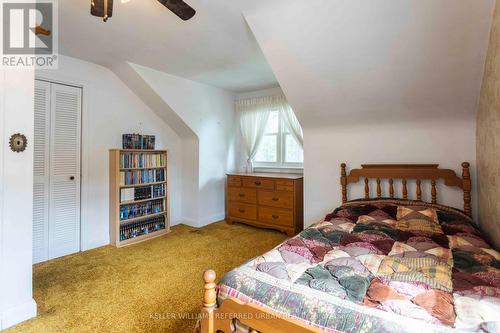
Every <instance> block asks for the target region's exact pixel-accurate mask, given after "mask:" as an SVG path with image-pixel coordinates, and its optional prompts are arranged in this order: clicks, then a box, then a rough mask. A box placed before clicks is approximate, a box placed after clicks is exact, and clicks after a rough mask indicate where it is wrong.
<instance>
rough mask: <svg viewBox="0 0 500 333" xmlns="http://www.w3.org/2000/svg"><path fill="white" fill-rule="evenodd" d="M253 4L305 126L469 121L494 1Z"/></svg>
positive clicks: (266, 48)
mask: <svg viewBox="0 0 500 333" xmlns="http://www.w3.org/2000/svg"><path fill="white" fill-rule="evenodd" d="M258 2H259V5H256V6H255V7H254V8H253V9H252V10H248V11H247V12H246V13H245V17H246V19H247V22H248V24H249V26H250V28H251V29H252V31H253V33H254V35H255V36H256V38H257V40H258V43H259V45H260V47H261V49H262V50H263V52H264V54H265V56H266V58H267V60H268V61H269V64H270V65H271V68H272V69H273V72H274V74H275V75H276V77H277V79H278V81H279V83H280V86H281V87H282V89H283V91H284V93H285V94H286V96H287V97H288V99H289V101H290V102H291V104H292V106H293V107H294V110H295V111H296V113H297V115H298V118H299V120H300V121H301V123H302V125H303V126H304V127H323V126H332V125H341V124H346V123H370V122H378V123H381V122H382V123H383V122H399V121H408V120H410V121H411V120H418V119H436V120H437V119H447V120H453V119H455V118H463V117H469V118H470V119H471V120H472V117H473V115H474V114H475V112H476V109H477V102H478V95H479V90H480V85H481V78H482V75H483V68H484V61H485V54H486V48H487V41H488V36H489V30H490V23H491V17H492V10H493V5H494V1H493V0H481V1H477V0H398V1H393V0H369V1H368V0H311V1H287V0H275V1H267V2H266V1H258Z"/></svg>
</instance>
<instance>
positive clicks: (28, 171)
mask: <svg viewBox="0 0 500 333" xmlns="http://www.w3.org/2000/svg"><path fill="white" fill-rule="evenodd" d="M33 98H34V71H33V70H2V69H0V330H1V329H5V328H7V327H10V326H12V325H15V324H17V323H19V322H21V321H23V320H26V319H29V318H31V317H33V316H35V315H36V303H35V301H34V300H33V295H32V281H31V278H32V246H33V245H32V234H33V222H32V221H33V219H32V214H33V213H32V209H33V119H34V114H33ZM14 133H22V134H24V135H26V137H27V139H28V146H27V149H26V150H25V151H24V152H22V153H15V152H12V151H11V150H10V148H9V137H10V136H11V135H12V134H14Z"/></svg>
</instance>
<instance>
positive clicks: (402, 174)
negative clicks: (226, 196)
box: [197, 162, 472, 333]
mask: <svg viewBox="0 0 500 333" xmlns="http://www.w3.org/2000/svg"><path fill="white" fill-rule="evenodd" d="M438 166H439V165H438V164H363V165H361V169H353V170H351V171H350V172H349V174H347V171H346V164H345V163H342V164H341V166H340V167H341V176H340V183H341V186H342V203H343V204H345V203H347V202H348V200H347V198H348V196H347V190H348V185H349V184H353V183H358V182H359V181H360V178H363V179H364V184H365V199H370V179H373V180H375V182H376V193H377V198H382V180H387V181H388V185H389V188H388V193H389V197H390V198H392V199H396V197H395V191H394V180H401V184H402V196H403V198H399V199H405V200H407V199H409V197H408V181H409V180H415V181H416V199H417V200H422V181H430V182H431V198H432V199H431V200H432V203H434V204H435V203H437V181H438V180H441V179H442V180H443V181H444V185H446V186H451V187H458V188H460V189H462V191H463V200H464V206H463V210H464V212H465V213H466V214H467V215H469V216H470V215H471V213H472V211H471V188H472V185H471V179H470V171H469V163H467V162H464V163H462V177H459V176H457V174H456V173H455V172H454V171H453V170H449V169H439V168H438ZM215 278H216V275H215V272H214V271H213V270H208V271H206V272H205V273H204V274H203V279H204V281H205V294H204V298H203V309H202V314H201V319H200V326H199V327H198V330H197V331H198V332H199V333H221V332H222V333H231V332H232V328H231V327H232V326H231V325H232V321H233V319H238V320H239V321H240V322H241V323H242V324H244V325H246V326H248V327H251V332H252V333H257V332H261V333H299V332H300V333H302V332H304V333H305V332H322V330H320V329H318V328H316V327H313V326H311V325H308V324H306V323H303V322H301V321H299V320H296V319H294V318H290V317H284V316H282V315H280V314H278V313H276V312H275V311H273V310H270V309H268V308H264V307H261V306H259V305H256V304H251V303H244V302H242V301H240V300H238V299H236V298H232V297H230V298H228V299H226V300H224V301H223V302H222V304H221V305H220V306H219V307H217V302H216V301H217V292H216V284H215Z"/></svg>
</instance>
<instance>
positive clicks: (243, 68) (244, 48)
mask: <svg viewBox="0 0 500 333" xmlns="http://www.w3.org/2000/svg"><path fill="white" fill-rule="evenodd" d="M246 2H248V1H245V0H231V1H227V0H189V1H188V3H189V4H190V5H191V6H192V7H194V8H195V9H196V10H197V14H196V15H195V16H194V17H193V18H192V19H191V20H189V21H187V22H184V21H182V20H180V19H179V18H178V17H177V16H175V15H174V14H172V13H171V12H170V11H169V10H168V9H166V8H165V7H163V6H162V5H161V4H160V3H158V1H156V0H130V1H129V2H126V3H121V1H120V0H115V1H114V13H113V17H112V18H110V19H109V21H108V22H107V23H104V22H102V20H101V19H99V18H97V17H94V16H91V15H90V13H89V11H90V0H64V1H59V2H58V3H59V31H60V33H59V36H60V41H59V45H60V52H61V53H62V54H64V55H68V56H72V57H76V58H80V59H84V60H87V61H91V62H94V63H97V64H100V65H103V66H106V67H113V66H114V64H116V63H122V62H125V61H128V62H132V63H136V64H139V65H142V66H147V67H150V68H153V69H156V70H159V71H163V72H166V73H169V74H173V75H176V76H180V77H184V78H187V79H191V80H196V81H200V82H203V83H207V84H211V85H215V86H217V87H220V88H224V89H227V90H231V91H234V92H241V91H249V90H256V89H263V88H268V87H272V86H276V84H277V83H276V79H275V77H274V75H273V73H272V71H271V69H270V68H269V65H268V64H267V62H266V60H265V58H264V56H263V54H262V52H261V51H260V49H259V47H258V45H257V43H256V41H255V39H254V37H253V34H252V33H251V32H250V30H249V28H248V26H247V24H246V23H245V20H244V18H243V15H242V11H243V8H246V7H248V6H249V4H248V3H246Z"/></svg>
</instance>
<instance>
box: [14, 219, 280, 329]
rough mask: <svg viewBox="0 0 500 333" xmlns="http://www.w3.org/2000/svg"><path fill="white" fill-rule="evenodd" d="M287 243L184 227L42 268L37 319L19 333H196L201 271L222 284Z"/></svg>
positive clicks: (216, 228)
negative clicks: (247, 264) (225, 277)
mask: <svg viewBox="0 0 500 333" xmlns="http://www.w3.org/2000/svg"><path fill="white" fill-rule="evenodd" d="M285 239H286V236H285V235H284V234H281V233H279V232H276V231H271V230H264V229H257V228H253V227H249V226H244V225H238V224H236V225H232V226H230V225H227V224H225V223H224V222H219V223H215V224H212V225H209V226H207V227H205V228H202V229H193V228H190V227H187V226H183V225H179V226H176V227H173V228H172V232H171V233H170V234H168V235H166V236H164V237H160V238H157V239H154V240H151V241H148V242H144V243H140V244H137V245H133V246H129V247H125V248H121V249H116V248H114V247H111V246H106V247H102V248H99V249H95V250H91V251H87V252H82V253H78V254H74V255H71V256H67V257H63V258H60V259H56V260H52V261H50V262H46V263H42V264H39V265H36V266H35V267H34V270H33V284H34V285H33V286H34V297H35V300H36V302H37V304H38V313H39V315H38V317H36V318H34V319H32V320H29V321H27V322H24V323H22V324H19V325H17V326H15V327H13V328H11V329H9V330H6V331H5V332H6V333H17V332H23V333H26V332H36V333H42V332H58V333H59V332H78V333H82V332H175V333H178V332H179V333H183V332H191V331H192V329H193V327H194V324H195V320H194V319H182V318H186V316H190V317H191V318H193V317H194V316H195V315H196V314H198V313H199V310H200V306H201V302H202V298H203V280H202V278H201V275H202V272H203V271H204V270H205V269H208V268H213V269H214V270H215V271H216V272H217V275H218V278H219V277H220V276H221V275H222V274H223V273H225V272H228V271H229V270H231V269H232V268H234V267H235V266H238V265H240V264H242V263H244V262H245V261H247V260H248V259H250V258H253V257H255V256H257V255H259V254H262V253H264V252H266V251H268V250H270V249H271V248H273V247H274V246H276V245H278V244H279V243H280V242H282V241H283V240H285Z"/></svg>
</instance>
